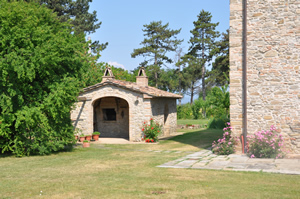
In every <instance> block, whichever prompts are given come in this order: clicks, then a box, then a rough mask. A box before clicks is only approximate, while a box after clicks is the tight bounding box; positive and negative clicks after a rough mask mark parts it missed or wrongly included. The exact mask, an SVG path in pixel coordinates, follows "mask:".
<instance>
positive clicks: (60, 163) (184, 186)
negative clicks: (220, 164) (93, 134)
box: [0, 130, 300, 198]
mask: <svg viewBox="0 0 300 199" xmlns="http://www.w3.org/2000/svg"><path fill="white" fill-rule="evenodd" d="M209 134H211V136H209ZM220 135H222V131H220V130H219V131H216V130H215V131H209V130H207V131H193V132H190V133H186V134H184V135H181V136H177V137H174V138H172V139H170V140H162V141H160V143H159V144H136V145H134V144H131V145H102V144H92V145H91V147H90V148H81V147H79V148H75V149H74V150H73V151H72V152H60V153H57V154H53V155H49V156H32V157H23V158H16V157H2V158H0V198H299V196H300V190H299V187H300V176H297V175H283V174H270V173H255V172H234V171H215V170H196V169H172V168H158V167H156V166H158V165H161V164H163V163H165V162H168V161H171V160H174V159H177V158H180V157H182V156H184V155H186V154H184V153H175V151H174V152H171V153H164V152H154V151H152V152H151V151H141V150H145V149H157V150H171V151H173V150H179V149H182V150H183V151H184V150H192V151H193V150H201V149H202V148H203V147H204V146H206V145H210V143H211V141H212V140H213V139H214V137H218V136H220ZM210 137H212V138H210Z"/></svg>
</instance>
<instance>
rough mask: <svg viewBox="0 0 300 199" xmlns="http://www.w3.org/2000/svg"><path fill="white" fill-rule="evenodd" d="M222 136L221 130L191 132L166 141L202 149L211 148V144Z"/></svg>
mask: <svg viewBox="0 0 300 199" xmlns="http://www.w3.org/2000/svg"><path fill="white" fill-rule="evenodd" d="M222 135H223V131H222V129H203V130H191V131H187V132H186V133H184V134H182V135H178V136H175V137H173V138H170V139H168V140H172V141H176V142H179V143H183V144H189V145H192V146H195V147H198V148H199V149H202V148H208V147H211V144H212V142H213V141H215V140H218V139H219V138H221V137H222Z"/></svg>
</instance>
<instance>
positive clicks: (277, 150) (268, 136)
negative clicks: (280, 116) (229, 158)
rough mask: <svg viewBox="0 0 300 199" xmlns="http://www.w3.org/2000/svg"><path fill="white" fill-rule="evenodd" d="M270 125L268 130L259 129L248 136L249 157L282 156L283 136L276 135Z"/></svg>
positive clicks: (274, 129)
mask: <svg viewBox="0 0 300 199" xmlns="http://www.w3.org/2000/svg"><path fill="white" fill-rule="evenodd" d="M275 132H276V128H275V127H274V126H273V125H272V126H271V128H270V130H269V131H259V132H256V133H255V134H254V135H249V136H247V138H248V142H247V145H248V151H247V152H248V155H249V156H250V158H283V157H284V152H283V151H282V147H283V137H282V135H277V134H276V133H275Z"/></svg>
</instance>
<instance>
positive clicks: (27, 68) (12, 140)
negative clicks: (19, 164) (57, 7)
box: [0, 0, 91, 156]
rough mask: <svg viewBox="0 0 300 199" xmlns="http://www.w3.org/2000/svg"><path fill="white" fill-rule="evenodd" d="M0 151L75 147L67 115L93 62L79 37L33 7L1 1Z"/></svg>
mask: <svg viewBox="0 0 300 199" xmlns="http://www.w3.org/2000/svg"><path fill="white" fill-rule="evenodd" d="M0 35H1V37H0V151H1V152H2V153H3V152H12V153H14V154H15V155H17V156H22V155H30V154H49V153H51V152H53V151H58V150H61V149H64V147H65V146H66V145H68V144H70V145H72V144H74V142H75V140H74V135H73V126H72V124H71V120H70V111H71V107H72V105H73V103H74V102H75V101H76V100H77V95H78V93H79V91H80V88H81V86H82V84H81V82H83V79H82V78H83V77H82V76H83V74H84V73H85V71H86V70H87V69H88V68H89V66H90V64H91V57H90V56H88V54H87V50H88V46H87V44H86V43H85V42H83V41H84V37H83V36H82V35H75V34H73V31H72V28H71V27H70V24H68V23H62V22H60V21H59V20H58V19H57V16H56V14H54V13H52V11H51V10H49V9H47V8H45V7H44V6H40V5H39V4H37V3H27V2H23V1H20V2H16V1H13V2H10V3H9V2H7V1H6V0H0Z"/></svg>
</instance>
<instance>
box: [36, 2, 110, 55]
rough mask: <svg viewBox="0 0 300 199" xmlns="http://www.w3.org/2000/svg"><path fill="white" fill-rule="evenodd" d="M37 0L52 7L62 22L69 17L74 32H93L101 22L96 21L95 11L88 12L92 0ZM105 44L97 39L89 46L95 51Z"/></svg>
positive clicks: (102, 47) (104, 46)
mask: <svg viewBox="0 0 300 199" xmlns="http://www.w3.org/2000/svg"><path fill="white" fill-rule="evenodd" d="M37 2H39V3H40V4H42V5H46V7H48V8H50V9H52V10H53V12H55V13H56V14H57V16H59V18H60V20H61V21H62V22H67V21H69V20H70V19H71V21H70V23H71V24H72V26H73V31H74V33H75V34H82V33H85V34H91V33H94V32H96V30H97V29H99V28H100V25H101V23H102V22H98V19H97V12H96V11H93V12H92V13H89V8H90V6H89V3H91V2H92V0H75V1H74V0H37ZM107 45H108V43H107V42H106V43H103V44H100V43H99V41H93V43H92V44H91V48H92V50H93V52H95V53H96V52H98V51H101V50H104V49H105V48H106V46H107Z"/></svg>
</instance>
